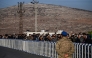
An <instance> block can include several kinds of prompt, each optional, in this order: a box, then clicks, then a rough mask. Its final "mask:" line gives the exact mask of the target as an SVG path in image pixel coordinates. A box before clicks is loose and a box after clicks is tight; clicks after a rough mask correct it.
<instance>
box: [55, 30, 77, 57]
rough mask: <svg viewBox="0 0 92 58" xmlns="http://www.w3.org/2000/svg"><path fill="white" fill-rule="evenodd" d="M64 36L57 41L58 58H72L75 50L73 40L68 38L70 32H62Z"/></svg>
mask: <svg viewBox="0 0 92 58" xmlns="http://www.w3.org/2000/svg"><path fill="white" fill-rule="evenodd" d="M61 36H62V38H61V39H59V40H58V41H57V42H56V46H55V48H56V51H57V53H58V58H72V56H73V53H74V51H75V46H74V44H73V42H72V41H71V40H70V39H69V38H68V33H67V32H65V31H62V32H61Z"/></svg>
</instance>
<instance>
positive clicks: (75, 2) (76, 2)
mask: <svg viewBox="0 0 92 58" xmlns="http://www.w3.org/2000/svg"><path fill="white" fill-rule="evenodd" d="M23 1H24V2H25V3H30V2H31V1H32V0H0V8H5V7H9V6H13V5H17V4H18V2H23ZM37 1H39V3H45V4H55V5H62V6H67V7H72V8H79V9H84V10H90V11H92V0H37Z"/></svg>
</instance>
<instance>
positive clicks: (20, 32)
mask: <svg viewBox="0 0 92 58" xmlns="http://www.w3.org/2000/svg"><path fill="white" fill-rule="evenodd" d="M23 4H24V2H18V11H17V13H18V14H19V17H20V19H19V34H23V14H24V12H25V10H24V9H23Z"/></svg>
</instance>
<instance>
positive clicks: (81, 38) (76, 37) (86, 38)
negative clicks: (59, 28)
mask: <svg viewBox="0 0 92 58" xmlns="http://www.w3.org/2000/svg"><path fill="white" fill-rule="evenodd" d="M63 36H67V37H68V38H69V39H70V40H71V41H72V42H75V43H88V44H92V38H91V36H92V35H90V34H87V33H81V32H80V33H77V34H76V33H72V34H69V33H67V32H65V31H64V32H62V33H61V34H56V33H55V34H49V33H47V34H35V33H33V34H29V36H27V35H26V34H5V35H0V39H22V40H34V41H51V42H56V41H58V40H59V39H62V37H63Z"/></svg>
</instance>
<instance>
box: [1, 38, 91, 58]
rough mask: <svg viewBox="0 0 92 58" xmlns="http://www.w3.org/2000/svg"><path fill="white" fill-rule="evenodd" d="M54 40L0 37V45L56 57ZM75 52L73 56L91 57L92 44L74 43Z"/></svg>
mask: <svg viewBox="0 0 92 58" xmlns="http://www.w3.org/2000/svg"><path fill="white" fill-rule="evenodd" d="M55 44H56V43H55V42H47V41H30V40H17V39H0V46H3V47H8V48H12V49H16V50H21V51H25V52H28V53H32V54H37V55H42V56H46V57H51V58H58V54H57V52H56V50H55ZM74 45H75V53H74V54H73V58H92V45H91V44H85V43H74Z"/></svg>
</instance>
